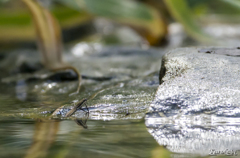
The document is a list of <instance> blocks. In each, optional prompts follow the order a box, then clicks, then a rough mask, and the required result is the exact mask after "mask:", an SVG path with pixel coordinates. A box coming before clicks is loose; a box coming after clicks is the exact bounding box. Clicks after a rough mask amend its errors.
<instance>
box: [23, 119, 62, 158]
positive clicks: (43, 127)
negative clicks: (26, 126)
mask: <svg viewBox="0 0 240 158" xmlns="http://www.w3.org/2000/svg"><path fill="white" fill-rule="evenodd" d="M58 128H59V121H43V120H38V121H37V122H36V124H35V130H34V136H33V143H32V145H31V147H30V148H29V150H28V152H27V155H26V158H35V157H45V156H46V155H47V151H48V149H49V148H50V147H51V145H52V143H53V142H54V141H55V137H56V134H57V132H58Z"/></svg>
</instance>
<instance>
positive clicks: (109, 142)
mask: <svg viewBox="0 0 240 158" xmlns="http://www.w3.org/2000/svg"><path fill="white" fill-rule="evenodd" d="M87 126H88V128H87V129H84V128H83V127H81V126H79V125H77V124H76V123H75V122H74V121H72V120H64V121H59V120H40V119H38V120H25V119H21V120H16V119H12V120H11V119H8V120H2V121H0V136H1V137H0V144H1V146H0V157H1V158H7V157H29V158H32V157H89V158H91V157H105V158H106V157H126V158H127V157H142V158H145V157H153V154H154V151H155V150H156V149H158V148H160V147H159V145H158V144H157V142H156V141H155V140H154V139H153V137H152V136H151V135H149V133H148V131H147V129H146V127H145V124H144V121H143V120H138V121H129V120H125V121H90V120H89V121H87ZM160 150H161V149H160ZM162 150H163V149H162Z"/></svg>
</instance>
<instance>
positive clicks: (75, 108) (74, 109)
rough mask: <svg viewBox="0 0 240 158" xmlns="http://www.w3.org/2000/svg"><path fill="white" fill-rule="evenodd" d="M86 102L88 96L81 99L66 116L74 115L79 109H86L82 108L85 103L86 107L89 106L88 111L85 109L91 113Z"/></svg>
mask: <svg viewBox="0 0 240 158" xmlns="http://www.w3.org/2000/svg"><path fill="white" fill-rule="evenodd" d="M86 102H87V99H86V98H84V99H82V100H81V101H79V102H78V103H77V104H76V105H75V106H74V107H73V108H72V109H71V110H70V111H69V112H68V113H67V114H66V115H65V117H69V116H72V115H73V114H74V113H75V112H76V111H77V110H79V109H80V110H83V111H85V110H84V109H82V107H83V105H85V106H86V108H87V111H85V112H87V113H88V114H89V109H88V107H87V105H86Z"/></svg>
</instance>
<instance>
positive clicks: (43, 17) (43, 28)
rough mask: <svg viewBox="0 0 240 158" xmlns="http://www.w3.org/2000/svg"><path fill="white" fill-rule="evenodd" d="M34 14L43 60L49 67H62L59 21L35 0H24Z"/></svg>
mask: <svg viewBox="0 0 240 158" xmlns="http://www.w3.org/2000/svg"><path fill="white" fill-rule="evenodd" d="M23 2H24V3H25V4H26V5H27V6H28V8H29V9H30V12H31V14H32V16H33V18H32V19H33V21H34V25H35V29H36V34H37V39H38V45H39V49H40V51H41V53H42V58H43V59H42V62H43V64H44V65H45V66H46V67H47V68H49V69H56V68H61V67H63V66H64V65H65V64H64V63H63V62H62V55H61V53H62V37H61V31H60V27H59V24H58V22H57V21H56V19H55V18H54V17H53V16H52V15H51V13H50V12H49V11H48V10H47V9H45V8H44V7H42V6H41V5H40V4H39V3H38V2H36V1H35V0H23Z"/></svg>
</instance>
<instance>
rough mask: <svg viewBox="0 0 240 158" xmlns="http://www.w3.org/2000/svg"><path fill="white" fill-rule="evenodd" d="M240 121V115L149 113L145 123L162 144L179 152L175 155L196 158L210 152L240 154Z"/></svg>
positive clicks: (229, 154) (230, 154)
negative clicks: (230, 116)
mask: <svg viewBox="0 0 240 158" xmlns="http://www.w3.org/2000/svg"><path fill="white" fill-rule="evenodd" d="M227 120H228V121H227ZM230 120H233V122H231V121H230ZM237 121H239V119H238V118H229V119H224V117H223V118H221V119H219V118H218V119H217V117H214V116H210V115H197V116H190V115H188V116H181V117H174V116H172V117H161V116H160V115H159V114H157V113H151V114H147V116H146V122H145V123H146V126H147V127H148V131H149V133H150V134H151V135H152V136H153V137H154V138H155V139H156V140H157V142H158V143H159V145H164V146H166V148H167V149H169V150H170V151H171V152H173V153H175V154H174V157H177V158H178V157H179V158H180V157H190V158H192V157H198V156H208V155H210V154H212V155H215V156H216V155H221V156H225V157H228V156H236V154H237V155H239V154H240V151H239V150H240V125H239V122H237ZM212 151H221V153H213V152H212Z"/></svg>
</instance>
